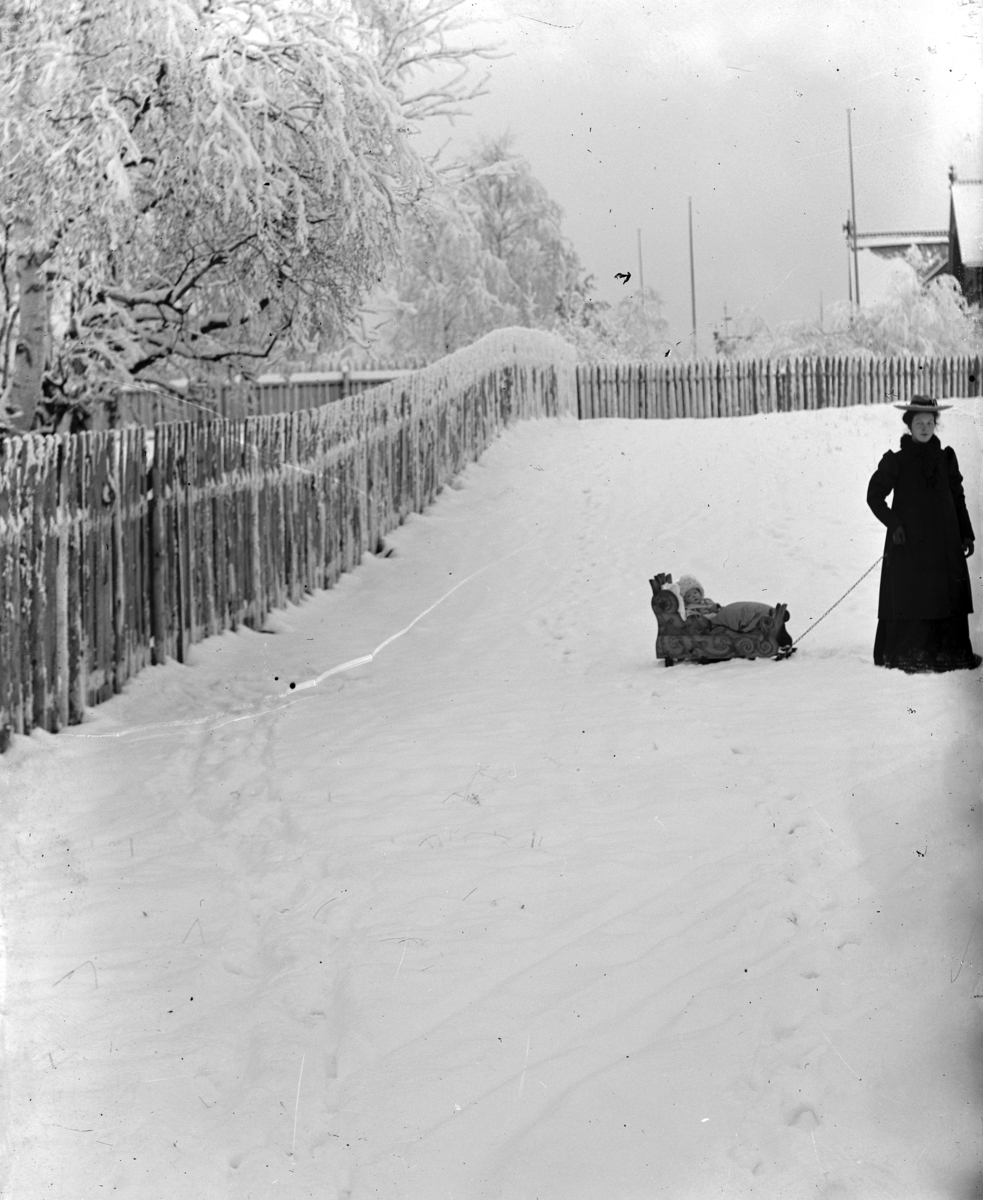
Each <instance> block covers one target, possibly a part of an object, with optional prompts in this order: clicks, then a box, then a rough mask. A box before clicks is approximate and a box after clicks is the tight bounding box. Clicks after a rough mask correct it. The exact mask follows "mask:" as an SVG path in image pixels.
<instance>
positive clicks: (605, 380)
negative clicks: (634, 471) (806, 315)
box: [577, 355, 983, 419]
mask: <svg viewBox="0 0 983 1200" xmlns="http://www.w3.org/2000/svg"><path fill="white" fill-rule="evenodd" d="M981 365H983V363H981V359H980V357H979V356H968V355H961V356H951V357H947V358H920V357H915V356H910V355H909V356H899V357H893V358H876V359H875V358H857V357H849V356H842V357H839V358H831V357H819V358H789V359H784V360H782V359H775V360H771V359H741V358H715V359H691V360H681V361H679V362H669V363H666V362H656V363H651V362H620V363H614V362H611V363H597V364H593V365H583V364H580V365H578V367H577V409H578V413H579V416H580V417H581V418H582V419H589V418H594V417H634V418H672V417H740V416H750V415H751V414H753V413H770V412H798V411H800V410H803V409H817V408H843V407H846V406H848V405H853V404H885V403H887V402H889V401H897V402H899V403H904V402H906V401H908V400H910V399H911V397H912V396H915V395H919V394H924V395H931V396H936V397H939V398H941V397H943V396H978V395H980V394H981V389H980V368H981Z"/></svg>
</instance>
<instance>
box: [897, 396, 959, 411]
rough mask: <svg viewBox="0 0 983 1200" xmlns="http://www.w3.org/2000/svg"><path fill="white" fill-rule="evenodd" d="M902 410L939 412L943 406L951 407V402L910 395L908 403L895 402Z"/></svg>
mask: <svg viewBox="0 0 983 1200" xmlns="http://www.w3.org/2000/svg"><path fill="white" fill-rule="evenodd" d="M894 407H895V408H900V409H901V411H902V412H927V413H936V414H938V413H940V412H941V411H942V410H943V409H944V408H952V405H951V404H940V403H939V402H938V400H934V399H933V398H932V397H931V396H912V398H911V403H910V404H895V406H894Z"/></svg>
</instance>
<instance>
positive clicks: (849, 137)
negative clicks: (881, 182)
mask: <svg viewBox="0 0 983 1200" xmlns="http://www.w3.org/2000/svg"><path fill="white" fill-rule="evenodd" d="M846 142H847V149H848V151H849V154H850V224H851V225H852V227H853V229H852V232H853V294H854V296H855V297H856V300H857V308H859V307H860V267H859V265H858V263H857V200H856V197H855V196H854V192H853V134H852V131H851V129H850V110H849V109H847V110H846Z"/></svg>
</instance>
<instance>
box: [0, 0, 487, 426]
mask: <svg viewBox="0 0 983 1200" xmlns="http://www.w3.org/2000/svg"><path fill="white" fill-rule="evenodd" d="M459 4H460V0H393V2H392V3H387V2H385V0H289V2H288V0H153V2H152V3H150V2H148V0H7V5H6V7H4V8H3V9H2V12H0V114H2V115H0V233H2V243H0V259H2V261H3V265H4V266H5V267H6V270H5V273H4V285H5V291H4V293H3V295H2V301H0V302H3V303H4V311H3V315H2V317H0V322H2V323H0V339H2V340H0V352H3V353H4V357H3V359H2V361H0V371H2V372H3V375H2V376H0V381H2V384H3V399H4V400H5V402H6V405H7V406H8V407H9V408H10V409H12V410H14V412H15V420H16V421H17V423H18V424H19V425H20V426H21V427H22V428H26V427H29V426H30V423H31V419H32V414H33V411H34V407H35V405H36V403H37V402H38V400H39V398H40V396H41V395H42V394H43V395H44V396H46V397H47V398H48V399H49V400H54V401H56V402H61V403H63V404H66V405H68V404H71V403H72V402H74V401H75V400H76V399H77V398H79V397H82V396H85V397H88V398H90V399H91V398H97V397H98V396H99V394H100V393H106V392H108V391H109V390H111V389H113V388H115V387H117V386H119V385H120V384H122V383H127V382H132V381H134V380H142V381H152V382H156V383H157V384H159V385H160V386H163V387H167V386H169V380H171V379H172V378H173V376H174V374H175V373H178V372H180V373H187V374H191V375H195V374H197V373H199V372H200V371H201V370H202V368H203V367H206V366H207V365H209V364H216V363H225V364H230V365H233V366H235V367H236V368H237V369H242V367H243V366H244V365H247V364H248V363H249V362H250V361H251V360H263V359H264V358H265V357H266V356H267V355H269V354H270V353H271V351H273V350H274V349H275V348H277V347H278V346H282V345H284V344H285V343H288V342H289V343H291V344H293V345H301V346H303V345H310V344H312V343H321V342H323V341H324V340H326V338H327V337H329V336H330V334H331V333H332V332H333V331H335V330H337V329H339V328H341V327H342V326H343V325H344V323H345V322H346V321H347V320H348V319H350V317H351V316H352V314H353V313H354V312H355V310H356V308H357V306H358V304H359V302H360V301H361V299H362V297H363V296H364V294H365V292H366V290H367V289H368V288H369V287H371V286H372V285H373V284H375V283H376V282H377V280H378V279H379V277H380V276H381V274H382V272H383V270H384V266H385V264H386V263H387V262H390V261H391V260H392V258H393V256H394V255H395V254H396V252H397V250H398V245H399V234H400V228H401V219H402V217H403V215H404V214H405V213H406V212H407V211H409V210H412V209H414V208H415V207H418V206H421V205H424V206H425V202H426V197H427V195H428V193H429V190H430V189H431V188H432V186H433V184H434V180H435V176H434V173H433V171H432V169H431V167H430V166H429V165H428V164H427V163H426V162H425V161H424V160H423V158H422V157H421V156H420V155H419V154H418V153H417V152H416V151H415V150H414V149H413V148H412V145H411V142H410V140H409V139H408V137H407V135H408V134H409V133H410V132H411V131H412V127H413V126H412V123H413V122H414V121H416V120H419V119H421V118H422V117H424V116H427V115H431V114H434V113H439V112H449V111H453V110H454V107H455V105H458V106H459V105H460V104H461V103H462V102H464V101H466V100H467V99H468V98H469V97H470V96H471V95H473V94H474V91H475V88H474V87H471V88H469V87H468V85H467V83H466V81H462V80H461V79H460V78H458V77H457V76H455V75H454V74H453V73H452V74H450V75H448V74H447V72H446V70H445V71H444V72H443V74H439V73H438V79H437V81H436V82H434V81H431V80H428V79H427V78H426V77H425V75H424V74H423V73H422V68H425V67H427V66H430V67H432V68H435V69H436V68H440V67H445V68H446V67H447V65H448V64H449V65H451V66H452V67H453V66H455V65H458V66H460V67H465V66H466V65H467V60H468V58H469V57H473V56H474V55H475V53H478V54H479V55H480V54H481V53H482V51H481V49H479V50H478V51H475V50H474V49H473V48H472V49H471V50H467V51H464V50H458V49H457V48H455V47H454V45H453V44H452V43H451V41H450V39H449V35H450V34H451V33H452V32H453V31H454V29H455V28H456V26H457V24H458V23H459V22H458V20H457V14H456V10H457V9H458V7H459Z"/></svg>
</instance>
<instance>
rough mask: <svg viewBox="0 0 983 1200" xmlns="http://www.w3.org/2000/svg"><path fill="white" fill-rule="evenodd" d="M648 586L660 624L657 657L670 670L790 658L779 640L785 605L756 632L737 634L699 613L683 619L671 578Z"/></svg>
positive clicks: (761, 619)
mask: <svg viewBox="0 0 983 1200" xmlns="http://www.w3.org/2000/svg"><path fill="white" fill-rule="evenodd" d="M649 583H650V584H651V585H652V611H653V612H654V613H655V619H656V620H657V621H658V622H659V635H658V637H657V638H656V639H655V657H656V658H661V659H663V660H664V662H665V665H666V666H667V667H671V666H673V665H674V664H675V663H677V662H696V663H711V662H726V661H727V660H728V659H730V658H751V659H754V658H778V657H781V658H786V657H788V653H789V651H788V650H787V648H785V649H783V646H782V645H781V643H780V642H779V640H778V639H779V637H780V636H781V634H782V632H783V630H784V629H785V620H786V617H787V615H788V608H787V606H786V605H784V604H776V605H775V607H774V608H773V609H772V610H771V612H770V613H769V614H767V615H762V616H760V617H759V618H758V620H757V622H756V623H755V626H754V628H753V629H749V630H746V631H738V630H734V629H727V628H726V627H725V626H723V625H716V624H714V623H713V622H712V621H711V620H710V618H709V617H706V616H703V615H702V614H699V613H692V614H691V615H689V616H687V618H686V620H685V621H682V620H680V617H679V600H678V599H677V597H676V595H675V593H674V592H670V591H667V590H666V588H667V586H668V585H669V584H670V583H672V576H671V575H656V576H655V577H654V578H653V579H650V580H649ZM782 640H783V641H786V639H784V638H783V639H782ZM786 646H787V642H786Z"/></svg>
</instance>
